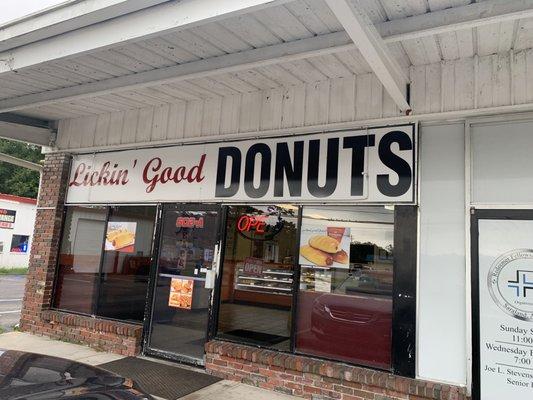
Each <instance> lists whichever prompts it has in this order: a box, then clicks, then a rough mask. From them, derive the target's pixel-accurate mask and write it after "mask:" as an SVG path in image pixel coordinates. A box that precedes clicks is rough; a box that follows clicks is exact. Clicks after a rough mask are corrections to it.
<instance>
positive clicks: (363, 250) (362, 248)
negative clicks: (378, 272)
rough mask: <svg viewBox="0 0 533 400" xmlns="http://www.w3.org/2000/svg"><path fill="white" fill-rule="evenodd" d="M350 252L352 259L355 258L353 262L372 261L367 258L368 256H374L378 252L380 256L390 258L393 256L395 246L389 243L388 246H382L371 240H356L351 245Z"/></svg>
mask: <svg viewBox="0 0 533 400" xmlns="http://www.w3.org/2000/svg"><path fill="white" fill-rule="evenodd" d="M350 253H351V254H350V260H353V262H365V261H370V260H367V256H368V255H372V258H373V257H374V255H376V254H377V255H379V256H380V258H385V259H390V258H392V256H393V246H392V244H388V245H387V246H385V247H382V246H379V245H377V244H376V243H373V242H370V241H366V242H360V241H357V240H354V241H352V242H351V245H350ZM382 255H383V256H385V257H383V256H382Z"/></svg>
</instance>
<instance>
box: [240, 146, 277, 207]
mask: <svg viewBox="0 0 533 400" xmlns="http://www.w3.org/2000/svg"><path fill="white" fill-rule="evenodd" d="M258 154H261V171H260V181H259V186H258V187H254V175H255V158H256V156H257V155H258ZM271 162H272V153H271V151H270V147H268V146H267V145H266V144H264V143H256V144H254V145H252V146H251V147H250V148H249V149H248V152H247V153H246V161H245V163H244V191H245V192H246V194H247V195H248V196H249V197H251V198H254V199H258V198H260V197H263V196H264V195H265V194H266V193H267V191H268V187H269V186H270V165H271Z"/></svg>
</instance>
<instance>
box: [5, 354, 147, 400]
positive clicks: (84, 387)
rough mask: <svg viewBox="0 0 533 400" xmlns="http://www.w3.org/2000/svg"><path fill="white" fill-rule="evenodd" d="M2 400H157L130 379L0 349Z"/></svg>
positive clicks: (82, 365)
mask: <svg viewBox="0 0 533 400" xmlns="http://www.w3.org/2000/svg"><path fill="white" fill-rule="evenodd" d="M0 399H2V400H23V399H24V400H49V399H62V400H66V399H73V400H74V399H76V400H80V399H86V400H111V399H113V400H153V398H152V397H151V396H150V395H148V394H146V393H143V391H142V390H141V389H139V387H138V386H137V385H136V384H135V383H134V382H133V381H132V380H131V379H128V378H123V377H121V376H118V375H115V374H113V373H111V372H108V371H105V370H103V369H100V368H97V367H92V366H89V365H85V364H81V363H78V362H75V361H71V360H66V359H64V358H58V357H49V356H45V355H41V354H34V353H26V352H22V351H13V350H7V351H2V350H0Z"/></svg>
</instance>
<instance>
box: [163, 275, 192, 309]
mask: <svg viewBox="0 0 533 400" xmlns="http://www.w3.org/2000/svg"><path fill="white" fill-rule="evenodd" d="M193 289H194V280H192V279H181V278H172V280H171V282H170V294H169V296H168V305H169V307H174V308H183V309H185V310H190V309H191V308H192V292H193Z"/></svg>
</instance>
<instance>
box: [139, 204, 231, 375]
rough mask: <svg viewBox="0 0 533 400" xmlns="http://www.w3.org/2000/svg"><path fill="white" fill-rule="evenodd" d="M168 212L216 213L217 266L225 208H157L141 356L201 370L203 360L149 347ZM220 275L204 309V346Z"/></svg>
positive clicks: (191, 205) (213, 312) (214, 316)
mask: <svg viewBox="0 0 533 400" xmlns="http://www.w3.org/2000/svg"><path fill="white" fill-rule="evenodd" d="M168 211H216V212H218V217H217V232H216V242H215V243H216V244H218V246H219V257H218V259H219V266H220V263H221V260H222V259H223V258H222V251H223V250H222V249H223V246H222V244H223V240H222V239H223V234H224V232H225V229H223V227H224V223H225V220H226V207H224V206H222V205H221V204H198V203H165V204H160V205H159V206H158V212H157V223H156V235H155V243H154V251H153V256H152V263H151V265H152V267H151V269H150V277H149V283H148V293H147V297H146V308H145V313H144V321H143V340H142V354H143V355H147V356H153V357H157V358H163V359H167V360H170V361H176V362H179V363H183V364H189V365H194V366H197V367H202V368H203V367H204V365H205V360H204V359H201V360H200V359H196V358H193V357H189V356H185V355H182V354H175V353H171V352H168V351H164V350H159V349H154V348H151V347H150V336H151V331H152V317H153V312H154V301H155V287H156V284H157V276H158V273H157V272H158V269H159V249H160V246H161V240H162V230H163V218H164V217H165V213H166V212H168ZM220 276H221V275H220V274H217V275H216V276H215V285H214V288H213V289H211V296H210V301H209V307H208V312H207V313H208V317H207V321H206V332H205V333H206V336H205V338H206V343H207V341H209V339H210V338H211V337H212V333H213V329H214V328H213V321H214V320H215V319H216V314H217V302H216V299H218V297H219V290H220V283H219V280H220Z"/></svg>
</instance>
